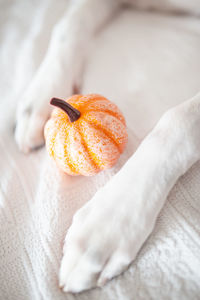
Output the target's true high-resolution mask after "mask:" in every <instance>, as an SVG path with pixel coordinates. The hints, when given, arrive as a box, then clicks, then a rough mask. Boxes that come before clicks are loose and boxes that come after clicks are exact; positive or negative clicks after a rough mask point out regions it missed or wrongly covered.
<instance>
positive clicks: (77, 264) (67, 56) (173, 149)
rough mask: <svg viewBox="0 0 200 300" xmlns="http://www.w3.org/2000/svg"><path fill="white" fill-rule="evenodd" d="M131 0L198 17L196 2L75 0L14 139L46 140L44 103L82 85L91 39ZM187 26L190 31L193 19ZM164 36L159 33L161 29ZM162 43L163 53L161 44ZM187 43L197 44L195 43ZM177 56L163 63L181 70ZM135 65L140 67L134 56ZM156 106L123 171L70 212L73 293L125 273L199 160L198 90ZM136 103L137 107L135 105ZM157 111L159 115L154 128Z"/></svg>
mask: <svg viewBox="0 0 200 300" xmlns="http://www.w3.org/2000/svg"><path fill="white" fill-rule="evenodd" d="M127 3H128V4H130V5H132V6H133V7H134V8H136V9H142V10H143V9H144V10H148V9H151V10H152V9H153V10H155V11H156V13H157V14H163V13H164V14H166V18H167V16H170V14H175V13H178V14H180V13H184V14H192V15H196V16H198V15H199V13H200V1H198V0H190V1H187V0H171V1H170V0H165V1H158V0H132V1H120V0H101V1H98V0H77V1H74V2H73V3H72V5H71V7H70V9H69V10H67V9H66V14H65V15H64V16H63V18H62V19H61V20H60V22H59V23H58V25H57V26H56V27H55V29H54V30H53V32H52V39H51V43H50V46H49V49H48V52H47V55H46V57H45V60H44V61H43V63H42V65H41V66H40V68H39V70H38V72H37V74H36V76H35V78H34V80H33V81H32V83H31V85H30V86H29V87H28V88H27V90H26V91H25V93H24V95H23V99H22V101H21V103H20V105H19V107H18V110H17V127H16V132H15V139H16V142H17V144H18V146H19V148H20V150H21V151H23V152H29V151H30V150H32V149H34V148H36V147H38V146H40V145H41V144H43V127H44V124H45V122H46V120H47V119H48V117H49V114H50V108H49V109H47V107H49V106H48V105H47V103H48V102H49V99H50V98H52V97H53V96H57V97H63V98H65V97H67V96H70V95H71V94H72V93H73V89H74V86H79V84H80V81H81V73H82V66H83V63H84V61H85V59H86V58H87V53H88V48H87V45H88V44H89V42H90V41H91V39H92V38H93V37H94V35H95V33H96V32H97V31H98V30H99V29H100V28H101V27H102V25H104V24H105V23H106V22H107V21H108V20H109V19H110V18H111V17H112V16H113V15H114V14H115V13H116V12H117V10H118V9H119V8H120V6H121V4H127ZM185 22H187V21H185ZM198 26H199V25H198ZM187 28H188V30H189V28H190V25H188V27H187ZM174 30H176V29H174ZM175 32H176V31H175ZM198 32H199V31H198ZM159 34H161V35H162V28H161V29H160V33H159ZM157 47H158V50H159V51H162V49H163V48H162V47H163V44H162V42H160V44H159V43H158V45H157ZM190 47H191V48H194V47H195V42H194V43H193V44H191V45H190ZM169 48H170V45H169ZM80 49H81V51H80ZM141 50H142V49H141ZM172 52H173V51H172ZM150 53H151V56H150V58H149V61H150V62H149V65H148V61H147V62H145V63H146V65H145V66H147V67H146V69H145V68H144V66H143V69H142V71H141V72H143V73H144V74H145V72H146V73H147V75H148V76H149V75H150V74H151V70H152V68H153V67H154V63H155V61H156V53H155V54H154V53H153V52H152V51H150ZM173 55H175V56H174V58H173V59H172V57H171V56H170V59H169V61H167V63H166V67H167V64H170V63H173V64H175V67H174V68H176V63H177V62H176V60H177V61H178V62H180V63H181V61H183V60H184V55H182V56H181V55H180V53H179V52H178V51H175V52H173ZM119 59H120V57H119ZM195 59H196V60H197V59H198V56H196V57H195V56H194V57H193V63H194V66H195ZM177 64H178V63H177ZM135 66H136V68H137V67H138V66H137V61H135ZM138 70H139V68H138ZM164 71H165V70H164ZM185 71H186V70H185ZM148 72H149V73H148ZM198 74H199V65H198V68H197V70H196V69H195V67H194V68H193V75H192V76H193V77H192V79H191V82H185V85H186V86H187V85H190V86H191V85H192V82H193V80H194V78H196V77H197V76H198ZM148 76H147V77H148ZM138 78H139V76H138ZM138 78H137V80H136V83H134V84H135V85H136V86H137V84H140V82H139V81H140V80H139V79H138ZM148 78H149V80H144V84H143V85H142V87H143V88H144V89H145V88H147V90H150V89H151V88H152V89H154V90H156V89H155V87H154V86H156V85H160V86H161V88H162V89H163V88H164V86H167V84H168V83H167V82H162V80H160V79H159V78H154V79H152V78H151V76H149V77H148ZM184 78H187V77H184V74H183V77H182V78H180V81H181V80H182V81H181V82H183V81H184ZM195 82H196V83H197V82H198V80H196V81H195ZM175 84H176V83H175ZM161 88H160V89H161ZM168 89H169V90H170V87H168V86H167V87H166V99H167V97H168V98H170V92H169V91H168ZM173 90H175V89H173ZM187 91H188V90H187V88H185V87H183V92H182V95H184V94H185V95H187ZM105 96H106V95H105ZM183 98H184V97H183ZM144 99H146V96H145V97H144ZM178 99H180V95H179V97H178ZM184 99H185V98H184ZM184 99H183V100H184ZM152 100H153V99H152ZM149 101H151V99H150V100H149ZM175 102H176V101H175ZM177 102H180V101H179V100H178V101H177ZM177 102H176V103H171V101H170V99H169V103H168V105H167V107H170V106H174V105H176V104H177ZM150 103H151V102H150ZM151 106H152V108H151V110H150V113H151V114H152V118H151V122H149V123H148V125H147V126H146V127H145V128H143V130H142V131H141V132H140V133H139V135H140V137H141V138H143V137H144V135H145V134H147V133H148V132H150V133H149V134H148V135H147V136H146V138H145V139H144V140H143V142H142V143H141V144H140V146H139V148H138V149H137V151H136V152H135V153H134V155H133V156H132V157H131V158H130V159H129V160H128V162H127V163H126V164H125V165H124V166H123V168H122V169H121V170H120V171H119V172H118V174H117V175H115V176H114V177H113V178H112V180H111V181H110V182H109V183H108V184H107V185H106V186H105V187H103V188H102V189H101V190H99V191H98V192H97V193H96V195H95V196H94V198H93V199H92V200H91V201H89V202H88V203H87V204H86V205H85V206H84V207H83V208H81V209H80V210H79V211H78V212H77V213H76V214H75V216H74V218H73V223H72V225H71V227H70V229H69V231H68V233H67V236H66V240H65V246H64V251H63V259H62V263H61V268H60V275H59V282H60V286H61V287H62V288H63V290H64V291H66V292H74V293H76V292H80V291H83V290H86V289H89V288H92V287H95V286H102V285H104V284H105V283H106V282H107V281H108V280H110V279H111V278H113V277H114V276H116V275H118V274H120V273H121V272H123V271H124V270H125V269H126V268H127V267H128V265H129V264H130V263H131V262H132V261H133V260H134V258H135V256H136V254H137V252H138V251H139V249H140V248H141V246H142V244H143V243H144V241H145V240H146V239H147V237H148V236H149V234H150V233H151V232H152V230H153V227H154V224H155V220H156V218H157V216H158V214H159V212H160V210H161V208H162V206H163V204H164V201H165V199H166V197H167V195H168V193H169V191H170V189H171V188H172V186H173V185H174V184H175V182H176V181H177V179H178V178H179V177H180V176H181V175H182V174H184V173H185V172H186V171H187V170H188V169H189V168H190V166H191V165H192V164H194V163H195V162H196V161H197V160H199V159H200V94H196V95H194V97H192V98H191V99H189V100H187V101H185V102H184V103H183V104H179V105H177V106H175V107H174V108H171V109H169V110H167V111H166V112H165V113H164V115H163V116H162V117H161V115H160V113H161V111H159V112H157V114H153V110H154V107H155V105H152V104H151ZM137 109H140V107H139V106H138V107H137V104H136V111H137ZM135 115H136V114H135ZM158 116H159V117H161V118H160V120H159V122H158V123H157V124H156V126H155V127H154V129H153V130H152V131H151V127H152V125H153V124H155V122H156V121H157V118H158ZM136 119H137V117H136ZM36 124H37V128H36V127H35V125H36ZM136 127H137V126H136ZM122 199H123V201H122Z"/></svg>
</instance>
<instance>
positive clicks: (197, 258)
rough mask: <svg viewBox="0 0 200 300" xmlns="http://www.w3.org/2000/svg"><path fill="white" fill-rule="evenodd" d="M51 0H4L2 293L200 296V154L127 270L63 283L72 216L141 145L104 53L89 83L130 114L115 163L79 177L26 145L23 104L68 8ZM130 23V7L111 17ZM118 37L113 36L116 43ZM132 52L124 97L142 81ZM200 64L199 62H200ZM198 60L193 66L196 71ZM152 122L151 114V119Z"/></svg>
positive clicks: (0, 65)
mask: <svg viewBox="0 0 200 300" xmlns="http://www.w3.org/2000/svg"><path fill="white" fill-rule="evenodd" d="M50 2H51V1H39V0H35V1H33V0H32V1H25V0H24V1H11V0H10V1H6V0H4V1H3V2H2V1H1V3H0V6H1V7H0V8H1V9H0V24H1V25H0V26H1V28H0V72H1V80H0V91H1V101H0V105H1V106H0V107H1V109H0V153H1V154H0V223H1V224H0V299H2V300H14V299H15V300H29V299H33V300H39V299H45V300H50V299H52V300H60V299H80V300H82V299H83V300H84V299H94V300H95V299H109V300H111V299H115V300H116V299H120V300H124V299H127V300H128V299H137V300H138V299H193V300H195V299H200V184H199V182H200V163H197V164H196V165H195V166H193V167H192V169H191V170H190V171H189V172H187V174H186V175H184V176H183V177H182V178H181V179H180V180H179V181H178V183H177V184H176V186H175V187H174V188H173V190H172V191H171V193H170V195H169V197H168V200H167V203H166V205H165V207H164V208H163V210H162V211H161V214H160V216H159V218H158V220H157V224H156V227H155V229H154V231H153V233H152V234H151V236H150V238H149V239H148V241H147V242H146V243H145V244H144V246H143V247H142V249H141V251H140V253H139V255H138V256H137V259H136V261H135V262H134V263H133V264H132V265H131V267H130V268H129V270H128V271H127V272H125V273H124V274H123V275H122V276H120V277H118V278H117V279H115V280H113V281H111V282H110V283H108V284H107V285H106V286H105V287H104V288H103V289H95V290H91V291H88V292H85V293H83V294H80V295H76V296H73V295H66V294H64V293H63V292H61V290H59V288H58V280H57V277H58V270H59V265H60V260H61V256H62V245H63V239H64V236H65V234H66V231H67V228H68V226H69V225H70V222H71V218H72V215H73V213H74V212H75V211H76V210H77V209H78V208H79V207H80V206H81V205H83V203H85V202H86V201H88V200H89V199H91V197H92V195H94V193H95V191H96V190H97V189H98V188H99V187H100V186H102V185H103V184H105V183H106V182H107V181H108V180H109V178H110V177H111V176H112V175H113V174H114V173H115V172H117V170H118V169H119V168H120V167H121V166H122V165H123V163H124V162H125V161H126V160H127V158H128V157H129V156H130V155H131V154H132V153H133V151H134V149H135V147H136V140H135V130H136V126H137V124H136V123H134V120H135V119H134V118H133V117H132V116H131V115H130V107H129V106H128V105H127V104H126V103H125V101H124V102H123V101H122V102H120V99H121V98H122V94H121V95H120V93H119V91H118V90H117V86H115V87H113V86H112V84H114V83H113V82H114V81H112V80H108V76H109V78H110V79H111V77H112V74H113V76H114V74H115V71H113V70H111V69H109V67H107V70H106V72H105V70H103V69H102V70H101V68H100V65H101V64H100V61H99V67H98V70H97V75H96V77H95V75H94V71H92V68H93V69H95V68H97V65H95V63H96V62H95V61H94V60H95V58H94V57H93V58H92V57H91V61H90V64H89V65H88V68H87V69H86V73H85V78H84V85H83V90H84V91H85V92H103V93H104V94H105V96H108V97H110V98H111V99H113V98H114V97H115V96H116V102H117V104H118V105H119V106H120V108H121V109H122V111H123V113H124V114H125V117H126V118H127V121H128V126H129V143H128V147H127V149H126V151H125V153H124V154H123V155H122V157H121V158H120V161H119V163H118V164H117V165H116V167H115V168H113V169H112V170H109V171H106V172H102V173H100V174H98V175H97V176H94V177H89V178H84V177H70V176H67V175H65V174H63V173H61V172H60V171H58V169H57V168H56V167H55V165H54V164H53V163H52V162H51V161H50V160H49V159H48V157H47V154H46V151H45V149H44V148H42V149H40V150H38V151H37V152H33V153H31V154H30V155H23V154H21V153H20V152H19V151H18V149H17V147H16V145H15V142H14V139H13V129H14V121H15V120H14V116H15V111H16V103H17V101H18V100H19V99H20V95H21V93H22V91H23V90H24V89H25V87H26V86H27V84H28V82H29V81H30V80H31V78H32V76H33V74H34V72H35V71H36V69H37V67H38V66H39V63H40V62H41V60H42V58H43V56H44V54H45V51H46V46H47V43H48V41H49V38H50V32H51V30H50V29H51V27H52V26H53V24H54V23H55V21H56V20H57V18H58V17H59V15H60V14H62V12H63V7H64V2H65V1H61V0H60V1H57V3H56V1H52V3H54V8H51V10H50V9H49V7H50ZM120 22H121V23H120ZM126 22H128V23H126ZM122 23H123V24H125V25H124V26H125V27H126V30H128V28H131V26H130V13H128V14H127V15H126V14H125V15H124V16H122V17H121V19H120V18H119V19H118V21H116V22H115V23H114V25H112V26H111V27H112V30H116V31H117V32H118V33H119V24H122ZM188 23H189V22H188ZM126 24H127V25H126ZM195 24H196V20H191V23H189V25H188V28H190V30H191V31H192V30H193V27H194V28H197V27H195ZM179 25H180V24H179ZM193 25H194V26H193ZM131 30H132V29H131ZM180 30H182V29H180ZM195 30H196V29H195ZM127 34H128V32H127ZM195 34H196V33H195ZM129 36H130V34H129ZM108 38H109V33H108V34H107V33H105V35H103V36H102V37H101V39H100V40H99V41H98V43H99V45H103V46H104V43H105V45H106V44H107V42H108V40H106V39H108ZM198 39H200V37H198ZM187 42H188V41H187ZM109 43H112V41H110V40H109ZM115 43H116V40H115V39H113V49H115V48H116V45H115ZM103 46H102V47H103ZM118 46H119V44H118V45H117V47H118ZM129 46H130V45H129ZM129 46H127V47H129ZM129 48H130V47H129ZM122 51H123V50H122ZM97 52H98V51H97ZM102 53H103V52H102ZM113 53H114V52H113ZM111 54H112V53H111ZM111 54H110V57H111V56H112V55H111ZM96 55H97V56H98V55H100V54H99V53H97V54H96ZM128 55H130V51H129V52H127V53H126V54H125V57H126V59H125V63H124V64H123V68H122V69H119V70H120V72H121V75H120V76H121V77H119V78H129V80H127V81H126V82H123V85H124V89H123V93H125V91H127V92H126V94H124V95H123V97H127V99H130V97H131V92H132V90H131V88H130V83H131V80H130V78H132V80H133V81H134V78H133V74H131V73H129V72H130V69H129V68H127V67H126V61H128ZM102 57H103V54H102ZM130 59H131V57H130ZM92 62H93V64H92ZM199 63H200V62H197V63H196V65H195V66H197V67H198V68H199ZM92 65H93V67H92ZM105 65H106V64H105ZM195 66H192V67H191V68H193V70H194V68H195ZM198 70H200V69H198ZM104 72H105V81H103V79H102V78H103V75H104ZM112 72H113V73H112ZM123 72H124V73H123ZM127 75H128V76H127ZM98 76H100V78H101V80H100V81H99V80H98V78H99V77H98ZM125 76H126V77H125ZM131 76H132V77H131ZM189 77H190V76H189V75H188V79H187V80H190V79H189ZM186 82H187V83H188V81H186ZM192 82H193V86H192V85H191V86H192V87H191V89H190V91H189V90H187V89H185V87H184V86H183V88H182V89H181V92H180V93H179V96H177V99H176V101H177V103H178V102H179V99H180V98H181V97H183V94H184V97H185V98H187V97H189V96H190V94H191V96H192V94H193V92H195V91H196V89H197V86H198V85H199V86H200V84H199V83H200V82H199V77H198V78H197V79H196V81H195V80H194V79H192ZM184 89H185V90H184ZM116 91H117V92H116ZM181 93H182V94H181ZM129 104H130V102H129ZM134 105H135V110H136V111H137V113H135V116H138V112H140V116H141V117H142V114H143V113H144V112H143V111H142V109H141V108H140V107H139V106H138V107H137V104H135V103H133V108H132V109H134ZM155 107H157V109H156V113H157V115H159V114H160V113H161V112H162V111H163V110H165V109H166V105H164V106H163V105H162V106H160V107H159V104H158V103H157V104H156V106H155ZM136 108H137V109H138V110H137V109H136ZM132 119H134V120H133V122H132ZM154 119H155V116H154ZM135 122H136V121H135ZM145 122H147V119H146V118H144V122H143V123H142V125H141V126H140V128H137V132H139V133H138V141H139V139H140V138H141V137H142V136H143V135H144V134H145V133H146V131H145V130H146V125H148V126H149V123H148V124H146V125H145ZM148 122H152V120H151V118H149V119H148ZM150 124H151V123H150ZM151 125H153V124H151Z"/></svg>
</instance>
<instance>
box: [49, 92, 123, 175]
mask: <svg viewBox="0 0 200 300" xmlns="http://www.w3.org/2000/svg"><path fill="white" fill-rule="evenodd" d="M50 103H51V104H52V105H54V106H57V108H55V109H54V110H53V112H52V115H51V118H50V119H49V120H48V122H47V123H46V126H45V132H44V134H45V139H46V147H47V151H48V152H49V154H50V156H51V157H52V158H53V159H54V160H55V161H56V163H57V165H58V166H59V167H60V168H61V169H62V170H63V171H64V172H66V173H68V174H70V175H85V176H89V175H94V174H96V173H98V172H99V171H101V170H104V169H107V168H110V167H112V166H113V165H114V164H115V163H116V161H117V160H118V158H119V156H120V154H121V153H122V152H123V150H124V148H125V145H126V142H127V132H126V124H125V119H124V117H123V115H122V113H121V112H120V110H119V109H118V107H117V106H116V105H115V104H114V103H112V102H110V101H109V100H108V99H106V98H104V97H103V96H101V95H96V94H91V95H85V96H83V95H74V96H72V97H71V98H69V99H67V100H66V101H64V100H61V99H57V98H53V99H52V100H51V102H50Z"/></svg>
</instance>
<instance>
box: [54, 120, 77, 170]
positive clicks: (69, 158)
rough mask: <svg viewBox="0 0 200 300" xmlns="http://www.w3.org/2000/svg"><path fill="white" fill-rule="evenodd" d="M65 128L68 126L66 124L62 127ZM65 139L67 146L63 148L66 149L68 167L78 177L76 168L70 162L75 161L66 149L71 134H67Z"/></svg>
mask: <svg viewBox="0 0 200 300" xmlns="http://www.w3.org/2000/svg"><path fill="white" fill-rule="evenodd" d="M65 126H66V124H63V125H62V128H63V127H65ZM65 139H66V144H65V145H64V146H63V148H64V153H65V158H66V164H67V165H68V167H69V169H70V171H71V172H72V173H73V175H78V172H77V170H76V168H75V167H74V166H73V164H72V163H71V162H70V160H71V161H73V160H72V159H71V157H70V154H69V151H68V150H67V149H66V147H67V143H68V141H69V133H68V132H67V134H66V137H65ZM54 143H55V142H54Z"/></svg>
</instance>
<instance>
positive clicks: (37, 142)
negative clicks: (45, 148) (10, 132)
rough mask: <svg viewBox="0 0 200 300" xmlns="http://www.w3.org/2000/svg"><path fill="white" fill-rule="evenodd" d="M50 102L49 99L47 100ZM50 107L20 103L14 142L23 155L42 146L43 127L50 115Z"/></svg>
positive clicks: (32, 103)
mask: <svg viewBox="0 0 200 300" xmlns="http://www.w3.org/2000/svg"><path fill="white" fill-rule="evenodd" d="M49 100H50V99H49ZM50 111H51V108H50V105H49V104H48V103H47V105H46V107H44V106H41V107H38V105H37V104H36V103H34V101H32V102H31V103H29V104H26V103H25V104H23V102H22V103H20V104H19V106H18V110H17V117H16V129H15V140H16V143H17V145H18V147H19V149H20V151H22V152H24V153H28V152H30V151H31V150H33V149H36V148H38V147H40V146H42V145H43V144H44V133H43V131H44V125H45V123H46V121H47V119H48V117H49V115H50Z"/></svg>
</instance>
